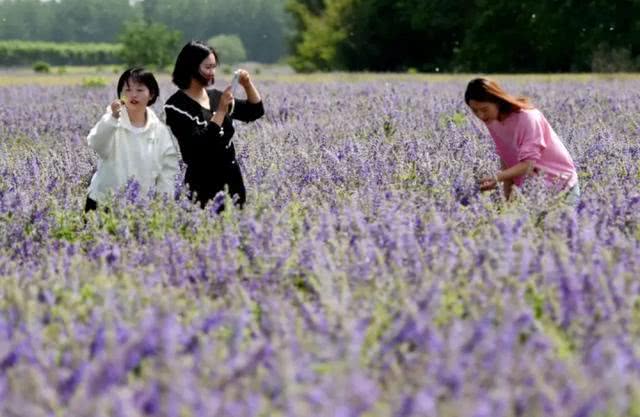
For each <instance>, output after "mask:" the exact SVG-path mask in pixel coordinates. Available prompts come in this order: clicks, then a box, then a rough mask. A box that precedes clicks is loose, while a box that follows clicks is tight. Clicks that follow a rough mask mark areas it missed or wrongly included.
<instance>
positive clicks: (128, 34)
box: [119, 21, 182, 69]
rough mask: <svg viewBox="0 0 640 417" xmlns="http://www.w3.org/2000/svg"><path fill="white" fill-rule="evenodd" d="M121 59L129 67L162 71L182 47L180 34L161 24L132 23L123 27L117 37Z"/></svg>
mask: <svg viewBox="0 0 640 417" xmlns="http://www.w3.org/2000/svg"><path fill="white" fill-rule="evenodd" d="M119 40H120V43H122V59H123V60H124V61H125V63H126V64H127V65H129V66H138V65H144V66H150V67H154V68H158V69H164V68H166V67H167V66H169V65H170V64H172V63H173V62H174V60H175V57H176V55H177V54H178V52H179V50H180V47H181V46H182V45H181V44H182V34H181V33H180V32H179V31H176V30H170V29H169V28H167V27H166V26H165V25H163V24H161V23H153V24H147V23H145V22H143V21H132V22H129V23H127V24H126V25H125V29H124V31H123V32H122V34H121V35H120V37H119Z"/></svg>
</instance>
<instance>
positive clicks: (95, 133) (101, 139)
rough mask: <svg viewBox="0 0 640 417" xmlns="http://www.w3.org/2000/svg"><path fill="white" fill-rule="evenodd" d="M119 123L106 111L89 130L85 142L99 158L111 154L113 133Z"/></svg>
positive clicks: (105, 157) (104, 157)
mask: <svg viewBox="0 0 640 417" xmlns="http://www.w3.org/2000/svg"><path fill="white" fill-rule="evenodd" d="M119 125H120V121H119V120H118V119H115V118H114V117H113V116H112V115H111V112H107V113H106V114H105V115H104V116H102V118H101V119H100V120H99V121H98V123H96V125H95V126H94V127H93V129H91V131H90V132H89V136H87V143H88V144H89V146H90V147H91V148H92V149H93V150H94V151H96V152H97V154H98V155H99V156H100V158H102V159H108V158H109V157H110V156H112V155H113V151H114V150H113V142H114V136H115V135H114V134H115V132H116V129H117V128H118V126H119Z"/></svg>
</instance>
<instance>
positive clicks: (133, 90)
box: [120, 80, 151, 111]
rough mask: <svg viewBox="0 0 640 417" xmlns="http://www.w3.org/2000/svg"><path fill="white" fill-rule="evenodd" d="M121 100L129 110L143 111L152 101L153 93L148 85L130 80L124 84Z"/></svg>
mask: <svg viewBox="0 0 640 417" xmlns="http://www.w3.org/2000/svg"><path fill="white" fill-rule="evenodd" d="M120 98H122V100H124V104H125V106H126V107H127V110H134V111H136V110H143V109H145V108H146V107H147V105H148V104H149V101H150V100H151V92H150V91H149V88H148V87H147V86H146V85H144V84H141V83H137V82H135V81H133V80H129V81H127V82H126V83H125V84H124V87H123V88H122V93H121V94H120Z"/></svg>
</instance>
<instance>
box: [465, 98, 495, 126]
mask: <svg viewBox="0 0 640 417" xmlns="http://www.w3.org/2000/svg"><path fill="white" fill-rule="evenodd" d="M469 107H471V111H473V114H475V115H476V117H478V119H480V120H482V121H483V122H485V123H490V122H493V121H494V120H498V116H499V115H500V109H499V108H498V105H497V104H496V103H492V102H490V101H476V100H469Z"/></svg>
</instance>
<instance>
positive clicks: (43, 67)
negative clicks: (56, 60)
mask: <svg viewBox="0 0 640 417" xmlns="http://www.w3.org/2000/svg"><path fill="white" fill-rule="evenodd" d="M32 68H33V70H34V71H35V72H40V73H45V74H48V73H50V72H51V66H50V65H49V64H47V63H46V62H45V61H36V62H34V63H33V66H32Z"/></svg>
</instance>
